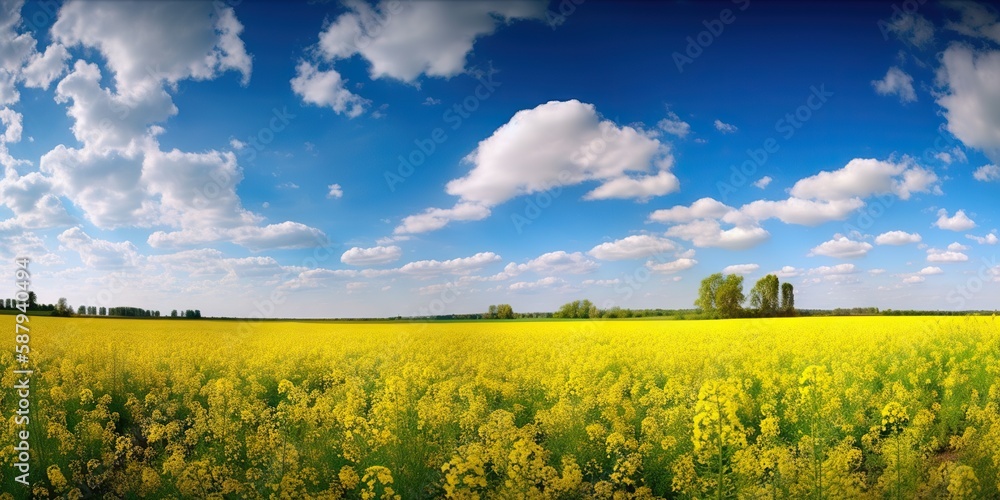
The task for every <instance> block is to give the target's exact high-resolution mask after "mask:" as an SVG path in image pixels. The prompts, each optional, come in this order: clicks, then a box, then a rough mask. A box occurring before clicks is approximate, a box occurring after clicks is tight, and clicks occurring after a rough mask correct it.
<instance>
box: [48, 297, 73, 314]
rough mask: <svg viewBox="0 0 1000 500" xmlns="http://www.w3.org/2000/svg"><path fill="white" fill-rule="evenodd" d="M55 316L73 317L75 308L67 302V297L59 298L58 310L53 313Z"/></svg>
mask: <svg viewBox="0 0 1000 500" xmlns="http://www.w3.org/2000/svg"><path fill="white" fill-rule="evenodd" d="M52 315H53V316H72V315H73V308H72V307H70V305H69V303H68V302H66V297H59V301H58V302H56V308H55V310H53V311H52Z"/></svg>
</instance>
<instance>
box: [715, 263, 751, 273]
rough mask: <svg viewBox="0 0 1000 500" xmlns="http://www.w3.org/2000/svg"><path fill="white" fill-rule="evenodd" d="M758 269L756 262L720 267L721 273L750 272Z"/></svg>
mask: <svg viewBox="0 0 1000 500" xmlns="http://www.w3.org/2000/svg"><path fill="white" fill-rule="evenodd" d="M758 269H760V266H759V265H757V264H734V265H731V266H726V267H725V268H723V269H722V273H723V274H750V273H752V272H754V271H757V270H758Z"/></svg>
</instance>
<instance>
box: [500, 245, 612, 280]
mask: <svg viewBox="0 0 1000 500" xmlns="http://www.w3.org/2000/svg"><path fill="white" fill-rule="evenodd" d="M598 267H600V265H599V264H597V263H596V262H594V261H592V260H590V259H588V258H587V257H586V256H585V255H583V254H582V253H580V252H573V253H567V252H565V251H562V250H559V251H556V252H549V253H546V254H542V255H540V256H538V257H537V258H534V259H532V260H530V261H528V262H526V263H524V264H508V265H507V267H506V268H505V269H504V273H505V274H506V275H508V276H516V275H518V274H521V273H523V272H525V271H531V272H534V273H535V274H539V275H543V276H544V275H556V274H587V273H590V272H593V271H596V270H597V268H598Z"/></svg>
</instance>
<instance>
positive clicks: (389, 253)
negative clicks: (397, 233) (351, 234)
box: [340, 245, 403, 266]
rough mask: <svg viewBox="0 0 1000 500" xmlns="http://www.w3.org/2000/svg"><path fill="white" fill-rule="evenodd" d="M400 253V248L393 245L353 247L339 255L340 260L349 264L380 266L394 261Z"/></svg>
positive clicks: (401, 253)
mask: <svg viewBox="0 0 1000 500" xmlns="http://www.w3.org/2000/svg"><path fill="white" fill-rule="evenodd" d="M402 255H403V251H402V249H400V248H399V247H398V246H395V245H393V246H377V247H372V248H361V247H353V248H351V249H350V250H348V251H346V252H344V254H343V255H341V256H340V261H341V262H343V263H344V264H347V265H349V266H380V265H384V264H388V263H390V262H395V261H397V260H399V258H400V257H402Z"/></svg>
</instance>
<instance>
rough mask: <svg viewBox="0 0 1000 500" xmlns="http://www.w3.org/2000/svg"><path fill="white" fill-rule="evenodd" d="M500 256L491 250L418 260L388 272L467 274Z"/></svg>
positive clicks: (428, 274)
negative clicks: (469, 254)
mask: <svg viewBox="0 0 1000 500" xmlns="http://www.w3.org/2000/svg"><path fill="white" fill-rule="evenodd" d="M500 260H501V259H500V256H499V255H497V254H495V253H493V252H480V253H477V254H475V255H473V256H471V257H462V258H457V259H451V260H445V261H439V260H419V261H416V262H410V263H407V264H405V265H403V266H402V267H399V268H398V269H395V270H390V271H389V272H390V273H392V272H398V273H399V274H406V275H412V276H435V275H440V274H459V275H461V274H468V273H471V272H473V271H476V270H479V269H482V268H483V267H486V266H487V265H489V264H493V263H495V262H500Z"/></svg>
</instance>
